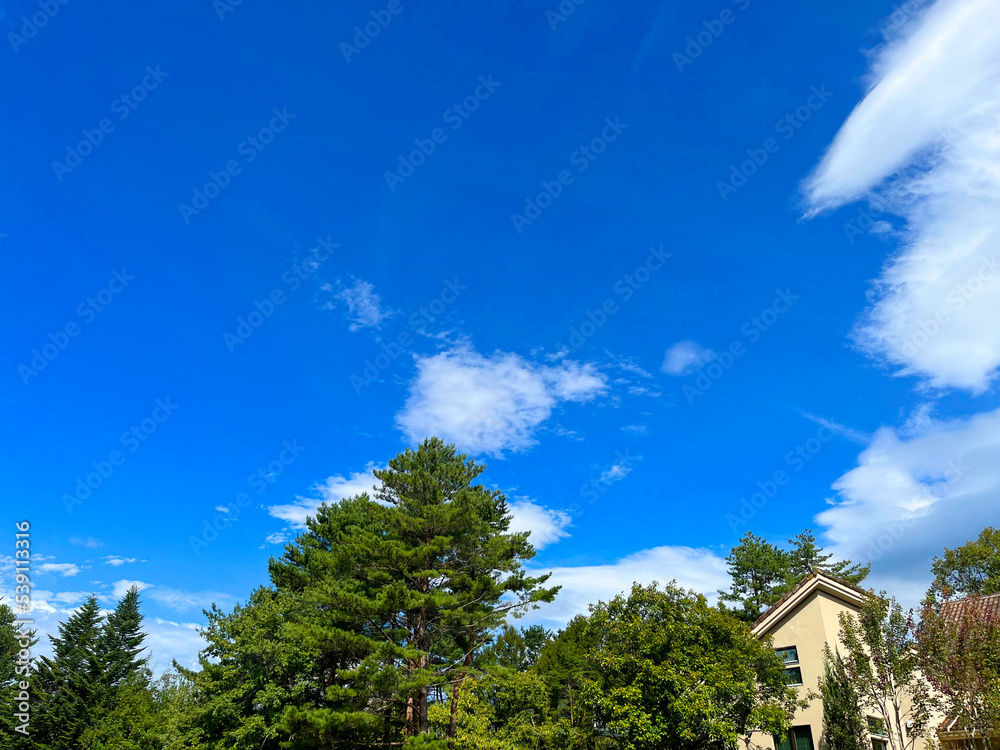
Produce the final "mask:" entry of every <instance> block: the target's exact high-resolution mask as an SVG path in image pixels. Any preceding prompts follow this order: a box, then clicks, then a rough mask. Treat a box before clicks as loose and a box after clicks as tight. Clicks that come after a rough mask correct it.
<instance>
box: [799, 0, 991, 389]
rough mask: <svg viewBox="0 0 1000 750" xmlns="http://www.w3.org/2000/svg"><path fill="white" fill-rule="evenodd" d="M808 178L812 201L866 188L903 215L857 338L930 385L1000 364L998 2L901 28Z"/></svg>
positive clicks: (946, 9) (949, 4)
mask: <svg viewBox="0 0 1000 750" xmlns="http://www.w3.org/2000/svg"><path fill="white" fill-rule="evenodd" d="M804 191H805V195H806V199H807V203H808V206H809V208H810V214H815V213H817V212H820V211H823V210H827V209H833V208H836V207H838V206H841V205H843V204H845V203H848V202H851V201H854V200H857V199H860V198H864V197H868V198H869V199H872V200H873V201H874V202H876V203H877V204H878V205H879V206H884V207H885V208H886V210H887V211H889V212H890V213H893V214H896V215H898V216H901V217H902V218H903V219H904V220H905V222H906V228H905V231H904V233H903V234H902V241H901V249H900V251H899V252H898V253H897V254H896V255H895V256H894V257H893V258H891V259H890V261H889V262H888V264H887V265H886V267H885V268H884V270H883V272H882V275H881V276H880V277H879V279H878V280H877V281H876V282H875V285H874V289H873V293H872V300H871V301H872V304H871V306H870V307H869V308H868V309H867V310H866V311H865V314H864V316H863V317H862V319H861V321H860V322H859V324H858V326H857V328H856V330H855V333H854V340H855V342H856V343H857V345H858V346H859V348H860V349H861V350H862V351H864V352H865V353H867V354H868V355H869V356H872V357H874V358H875V359H877V360H880V361H883V362H885V363H886V364H888V365H889V366H891V367H893V368H895V369H896V372H897V374H899V375H916V376H919V377H921V378H923V379H924V380H925V382H926V383H927V384H928V385H930V386H932V387H936V388H945V387H953V388H961V389H965V390H969V391H972V392H980V391H982V390H984V389H986V388H987V387H988V386H989V384H990V382H991V381H992V380H993V379H994V378H995V376H996V372H997V367H998V366H1000V327H998V326H997V325H996V321H997V320H1000V265H998V264H997V256H998V255H1000V4H998V3H997V2H996V0H938V1H937V2H936V3H934V5H932V6H931V7H930V8H929V9H928V10H927V11H926V12H925V13H924V14H923V16H922V17H921V18H920V19H919V20H917V21H916V22H914V24H912V25H911V26H910V27H909V28H908V29H907V30H906V32H905V33H904V35H902V36H900V37H899V38H896V39H893V40H891V41H890V42H889V43H888V44H887V45H886V46H885V48H884V49H883V50H882V51H881V52H880V54H879V55H878V56H877V58H876V59H875V61H874V63H873V66H872V70H871V75H870V87H869V90H868V92H867V94H866V96H865V97H864V100H863V101H862V102H861V103H860V104H859V105H858V106H857V107H856V108H855V109H854V111H853V112H852V113H851V115H850V117H849V118H848V119H847V121H846V122H845V123H844V125H843V127H842V128H841V130H840V132H839V133H838V134H837V136H836V138H835V139H834V141H833V144H832V145H831V146H830V149H829V150H828V152H827V153H826V155H825V156H824V157H823V159H822V161H821V162H820V164H819V166H818V167H817V169H816V171H815V172H814V174H813V175H812V176H811V177H810V178H809V179H808V180H807V181H806V183H805V185H804ZM942 321H944V322H942Z"/></svg>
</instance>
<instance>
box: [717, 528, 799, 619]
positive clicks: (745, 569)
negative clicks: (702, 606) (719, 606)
mask: <svg viewBox="0 0 1000 750" xmlns="http://www.w3.org/2000/svg"><path fill="white" fill-rule="evenodd" d="M726 569H727V570H728V571H729V576H730V578H732V585H731V587H730V589H729V591H720V592H719V600H720V602H734V603H737V604H739V605H741V608H740V609H737V610H734V611H733V612H732V614H733V615H735V616H736V617H738V618H740V619H741V620H744V621H746V622H753V621H754V620H756V619H757V618H758V617H760V616H761V614H762V613H763V612H764V611H765V610H766V609H767V608H768V607H770V606H771V605H772V604H774V603H775V602H776V601H777V600H778V599H780V598H781V592H782V589H783V588H784V587H785V586H786V585H787V572H788V556H787V554H786V553H785V552H782V551H781V550H780V549H778V548H777V547H776V546H775V545H773V544H771V543H770V542H768V541H766V540H765V539H762V538H761V537H759V536H755V535H754V534H753V533H751V532H749V531H748V532H747V533H746V534H745V535H744V536H743V538H742V539H740V543H739V544H738V545H737V546H735V547H733V549H732V550H731V551H730V553H729V556H728V557H727V558H726Z"/></svg>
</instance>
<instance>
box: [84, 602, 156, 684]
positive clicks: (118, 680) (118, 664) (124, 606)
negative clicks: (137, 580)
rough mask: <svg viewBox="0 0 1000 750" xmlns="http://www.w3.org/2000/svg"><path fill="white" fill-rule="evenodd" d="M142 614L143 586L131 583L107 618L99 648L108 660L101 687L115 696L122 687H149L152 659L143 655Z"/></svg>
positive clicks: (144, 637) (98, 640)
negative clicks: (148, 664) (139, 586)
mask: <svg viewBox="0 0 1000 750" xmlns="http://www.w3.org/2000/svg"><path fill="white" fill-rule="evenodd" d="M142 619H143V618H142V614H141V613H140V612H139V589H138V587H137V586H135V585H133V586H131V587H130V588H129V589H128V591H126V592H125V595H124V596H123V597H122V598H121V600H120V601H119V602H118V605H117V606H116V607H115V609H114V611H112V612H111V613H110V614H109V615H108V616H107V618H106V619H105V621H104V625H103V627H102V628H101V634H100V637H99V638H98V639H97V644H96V649H97V651H98V656H99V658H100V660H101V661H102V662H103V664H104V674H103V675H102V680H101V683H102V684H101V687H102V689H103V693H104V697H105V698H107V699H112V700H113V699H114V697H115V695H116V693H117V691H118V689H119V688H120V687H122V686H125V685H129V686H131V687H133V688H135V687H137V686H139V687H145V686H146V685H147V684H148V681H149V672H148V667H147V666H146V664H147V662H148V661H149V659H148V658H147V657H144V656H141V654H142V652H143V651H145V648H144V647H143V645H142V643H143V641H144V640H145V639H146V634H145V633H143V632H142Z"/></svg>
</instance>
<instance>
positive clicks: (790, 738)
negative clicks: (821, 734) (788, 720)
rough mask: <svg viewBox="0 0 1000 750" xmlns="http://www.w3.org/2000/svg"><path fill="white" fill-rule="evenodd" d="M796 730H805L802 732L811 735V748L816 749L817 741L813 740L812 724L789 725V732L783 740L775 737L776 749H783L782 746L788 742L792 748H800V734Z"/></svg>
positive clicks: (794, 749)
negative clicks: (780, 740)
mask: <svg viewBox="0 0 1000 750" xmlns="http://www.w3.org/2000/svg"><path fill="white" fill-rule="evenodd" d="M796 730H800V731H801V730H805V731H803V732H802V734H803V735H806V734H808V736H809V748H810V750H816V743H815V741H814V740H813V732H812V725H811V724H800V725H799V726H797V727H789V728H788V733H787V734H786V735H785V738H784V740H783V742H779V741H778V738H777V737H774V738H773V740H774V748H775V750H781V748H782V747H783V746H784V745H785V743H787V746H788V747H789V748H790V749H791V750H798V746H799V742H798V741H799V735H798V733H797V732H796Z"/></svg>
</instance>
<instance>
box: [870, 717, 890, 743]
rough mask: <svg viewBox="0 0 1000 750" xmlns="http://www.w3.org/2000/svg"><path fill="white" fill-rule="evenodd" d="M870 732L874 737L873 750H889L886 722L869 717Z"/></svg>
mask: <svg viewBox="0 0 1000 750" xmlns="http://www.w3.org/2000/svg"><path fill="white" fill-rule="evenodd" d="M868 731H869V732H870V733H871V735H872V750H889V742H888V741H887V740H886V737H885V720H884V719H877V718H875V717H874V716H869V717H868Z"/></svg>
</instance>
